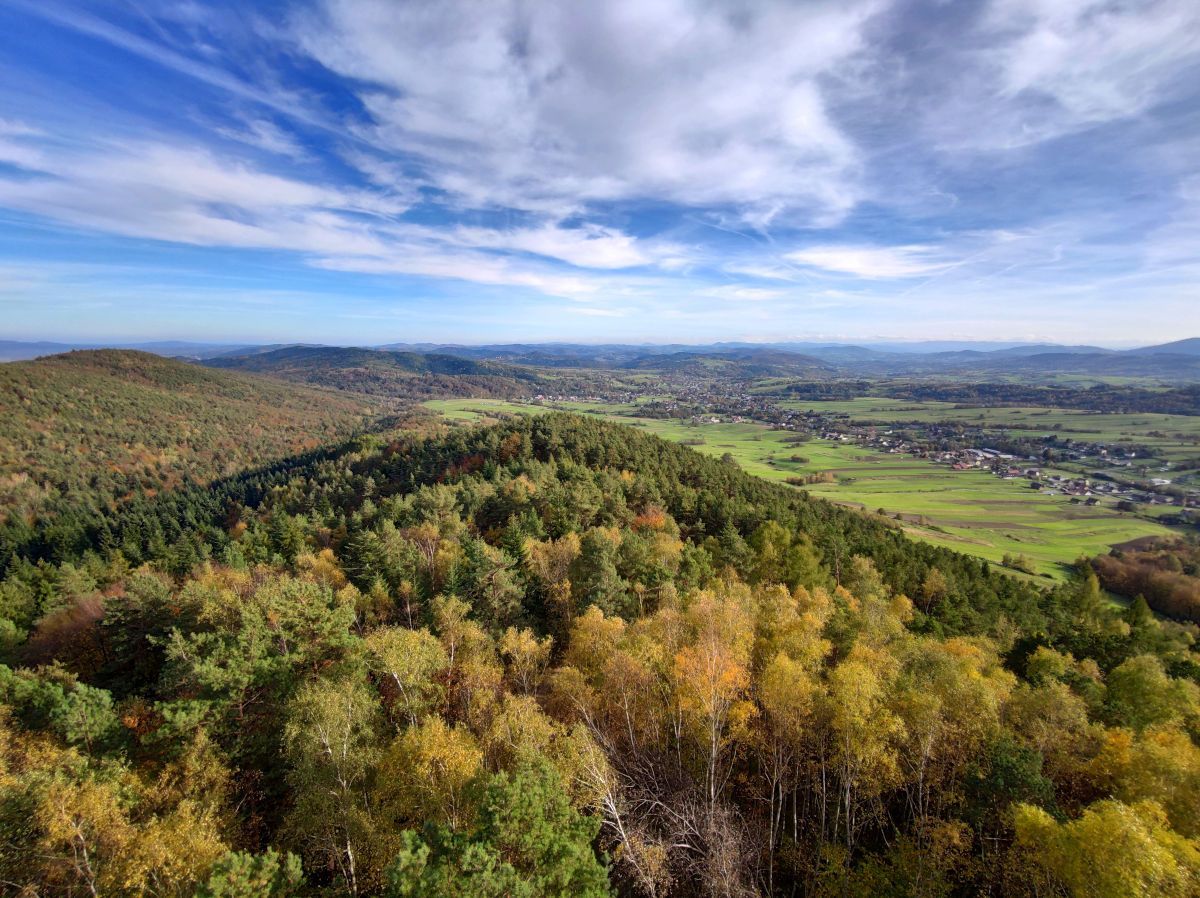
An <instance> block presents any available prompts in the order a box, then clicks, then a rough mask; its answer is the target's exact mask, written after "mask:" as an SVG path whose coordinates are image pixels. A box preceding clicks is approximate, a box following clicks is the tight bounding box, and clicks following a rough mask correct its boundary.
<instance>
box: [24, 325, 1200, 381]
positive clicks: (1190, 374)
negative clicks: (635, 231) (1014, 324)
mask: <svg viewBox="0 0 1200 898" xmlns="http://www.w3.org/2000/svg"><path fill="white" fill-rule="evenodd" d="M81 348H90V347H84V346H80V345H75V344H65V343H49V342H43V343H25V342H19V341H0V361H14V360H18V359H28V358H35V357H37V356H41V355H49V354H53V353H60V352H66V351H68V350H71V349H81ZM119 348H135V349H140V350H142V351H145V352H153V353H156V354H158V355H164V356H172V357H177V358H185V359H191V360H193V361H202V362H204V363H205V364H209V365H211V366H212V367H221V368H237V369H241V370H246V371H258V372H262V373H273V374H277V375H282V376H287V377H288V378H289V379H294V380H302V381H307V382H310V383H323V384H326V385H330V386H334V385H336V384H335V383H332V382H331V381H333V380H339V379H341V378H340V377H335V376H334V375H333V374H332V373H331V372H333V371H335V370H341V369H347V368H354V369H356V370H358V371H359V374H360V375H361V374H362V373H363V371H364V370H369V371H370V372H372V373H373V374H374V375H375V376H376V377H377V378H378V379H379V381H380V384H379V385H380V387H381V388H382V387H383V382H384V381H390V380H392V379H394V378H396V377H400V376H403V377H406V378H410V377H416V376H422V375H424V376H435V375H442V376H450V377H462V376H469V377H493V378H494V377H501V378H511V379H514V380H525V381H529V380H531V379H532V378H531V375H530V373H529V372H528V371H527V370H526V369H527V368H529V367H550V368H580V369H605V368H611V369H626V370H659V371H669V372H672V373H679V374H688V373H694V374H697V375H704V374H707V375H722V374H724V375H727V376H731V377H763V376H786V375H790V376H802V375H804V374H806V373H807V374H811V375H814V376H819V375H822V374H823V375H825V376H843V377H846V376H855V375H863V376H889V375H918V374H939V373H940V374H963V375H981V374H982V375H989V376H991V375H1000V374H1004V373H1013V374H1024V375H1031V376H1036V375H1050V374H1084V375H1118V376H1141V377H1155V378H1160V379H1163V380H1171V381H1194V380H1200V337H1192V338H1189V339H1185V340H1177V341H1175V342H1172V343H1163V344H1160V345H1156V346H1144V347H1140V348H1137V349H1127V350H1115V349H1105V348H1102V347H1099V346H1086V345H1082V346H1080V345H1071V346H1068V345H1059V344H1052V343H1032V344H1030V343H1025V344H1022V343H1000V342H971V341H929V342H923V343H870V344H865V345H856V344H844V343H803V342H784V343H737V342H729V343H714V344H710V345H705V346H696V345H689V344H680V343H668V344H651V345H635V344H620V343H613V344H583V343H504V344H492V345H483V346H462V345H455V344H440V343H439V344H434V343H392V344H386V345H381V346H373V347H333V346H319V345H311V344H274V345H268V346H256V345H236V344H215V343H197V342H186V341H160V342H154V343H140V344H124V345H122V346H121V347H119ZM385 372H386V373H385Z"/></svg>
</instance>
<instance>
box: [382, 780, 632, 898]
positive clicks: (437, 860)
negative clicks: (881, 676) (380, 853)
mask: <svg viewBox="0 0 1200 898" xmlns="http://www.w3.org/2000/svg"><path fill="white" fill-rule="evenodd" d="M598 829H599V821H598V820H595V819H593V818H589V817H585V816H583V815H582V814H580V813H579V812H578V811H576V810H575V809H574V808H573V807H571V805H570V803H569V802H568V801H567V799H566V797H565V795H564V790H563V788H562V783H561V782H560V781H559V779H558V776H557V774H555V772H554V770H553V768H552V767H551V766H550V765H549V764H548V763H546V762H545V761H542V760H530V761H528V762H526V763H524V764H522V765H521V766H520V767H518V768H517V770H515V771H514V772H513V773H512V774H511V775H509V774H506V773H500V774H497V775H496V776H494V777H492V779H491V780H490V781H489V782H488V784H487V786H486V788H485V789H484V792H483V796H482V799H481V801H480V807H479V815H478V819H477V820H476V822H475V825H474V826H473V827H472V828H471V829H470V830H469V831H467V832H463V833H453V832H451V831H448V830H446V829H443V828H441V827H438V826H436V825H435V826H427V827H426V828H425V830H424V832H423V833H422V834H421V835H420V836H418V835H417V834H415V833H412V832H410V833H408V834H406V836H405V841H404V845H403V847H402V849H401V851H400V854H399V855H398V856H397V858H396V861H395V862H394V863H393V865H392V866H391V868H390V869H389V870H388V889H387V895H388V896H389V898H501V896H504V898H575V896H579V898H604V896H607V895H608V894H609V888H608V877H607V875H606V873H605V869H604V867H603V865H602V864H601V863H600V862H599V861H598V860H597V859H596V856H595V854H594V853H593V852H592V841H593V840H594V839H595V838H596V834H597V831H598Z"/></svg>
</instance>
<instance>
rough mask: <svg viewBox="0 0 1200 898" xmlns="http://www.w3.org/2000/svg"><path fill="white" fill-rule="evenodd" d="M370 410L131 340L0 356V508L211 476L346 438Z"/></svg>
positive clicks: (6, 510) (14, 510)
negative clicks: (152, 350)
mask: <svg viewBox="0 0 1200 898" xmlns="http://www.w3.org/2000/svg"><path fill="white" fill-rule="evenodd" d="M375 411H376V410H375V409H374V408H373V403H372V402H370V401H369V400H367V399H364V398H362V397H351V396H346V395H343V394H337V393H334V392H331V391H328V390H316V389H312V388H308V387H299V386H293V385H291V384H283V383H278V382H276V381H271V380H266V379H264V378H259V377H253V376H247V375H239V374H233V373H226V372H221V371H209V370H206V369H204V368H199V367H196V366H194V365H190V364H185V363H183V362H178V361H173V360H171V359H165V358H162V357H160V356H157V355H151V354H149V353H145V352H135V351H130V350H82V351H76V352H70V353H65V354H62V355H55V356H47V357H45V358H41V359H37V360H36V361H29V362H14V363H10V364H5V365H0V518H8V517H10V516H12V517H18V518H28V517H31V516H34V515H38V514H41V513H44V512H47V511H48V510H52V509H54V508H56V507H59V506H63V505H69V506H74V505H80V504H83V505H87V504H98V505H99V506H101V507H104V506H106V505H108V504H110V503H112V502H114V501H119V500H121V499H123V498H126V497H129V496H132V495H137V494H140V493H142V492H143V491H147V490H148V491H151V492H156V491H158V490H161V489H170V488H172V487H173V486H176V485H178V484H179V483H180V482H182V481H183V480H185V479H190V480H192V481H196V482H204V481H207V480H212V479H214V478H217V477H222V476H226V475H228V474H231V473H233V472H235V471H239V470H241V469H243V468H245V467H247V466H250V465H260V464H262V463H264V462H267V461H271V460H274V459H277V458H281V457H284V456H287V455H293V454H295V453H297V452H301V451H303V450H305V449H309V448H313V447H316V446H319V445H324V444H326V443H329V442H331V441H336V440H341V439H344V438H345V437H347V436H348V435H349V434H350V433H351V432H353V431H354V430H355V429H357V428H358V427H360V426H361V425H362V424H363V423H364V422H365V421H366V420H367V419H368V417H369V416H371V415H372V414H373V413H374V412H375Z"/></svg>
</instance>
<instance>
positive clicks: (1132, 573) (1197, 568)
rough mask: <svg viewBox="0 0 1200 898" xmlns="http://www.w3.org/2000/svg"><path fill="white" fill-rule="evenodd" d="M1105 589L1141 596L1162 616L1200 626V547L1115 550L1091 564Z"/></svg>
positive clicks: (1182, 545) (1176, 544)
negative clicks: (1191, 622) (1188, 621)
mask: <svg viewBox="0 0 1200 898" xmlns="http://www.w3.org/2000/svg"><path fill="white" fill-rule="evenodd" d="M1092 567H1094V568H1095V569H1096V574H1097V576H1099V577H1100V582H1101V583H1102V584H1103V585H1104V588H1105V589H1110V590H1112V591H1113V592H1116V593H1120V594H1121V595H1124V596H1129V597H1130V598H1133V597H1135V596H1139V595H1140V596H1142V597H1143V598H1145V600H1146V603H1147V604H1148V605H1149V606H1150V607H1151V608H1153V609H1154V610H1155V611H1157V612H1159V613H1160V614H1165V615H1168V616H1169V617H1174V618H1179V619H1181V620H1190V621H1195V622H1196V623H1200V546H1197V545H1195V544H1192V543H1187V542H1172V543H1152V544H1151V545H1149V546H1147V547H1145V548H1141V549H1115V550H1113V552H1112V553H1110V554H1108V555H1100V556H1098V557H1097V558H1094V559H1093V560H1092Z"/></svg>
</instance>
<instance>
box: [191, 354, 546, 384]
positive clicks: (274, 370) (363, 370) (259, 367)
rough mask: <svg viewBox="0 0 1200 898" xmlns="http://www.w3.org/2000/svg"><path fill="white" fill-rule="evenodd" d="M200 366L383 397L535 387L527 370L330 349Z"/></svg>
mask: <svg viewBox="0 0 1200 898" xmlns="http://www.w3.org/2000/svg"><path fill="white" fill-rule="evenodd" d="M203 364H205V365H207V366H209V367H211V368H225V369H234V370H239V371H252V372H255V373H259V374H269V375H271V376H273V377H279V378H283V379H285V380H291V381H297V382H299V383H308V384H318V385H321V386H326V387H336V388H338V389H341V390H350V391H354V392H360V393H373V394H382V395H387V396H407V397H422V396H447V395H449V396H478V395H490V396H501V397H504V396H521V395H528V394H529V393H530V392H531V390H530V386H531V385H532V384H536V383H538V382H540V378H539V376H538V375H537V374H536V373H535V372H532V371H530V370H529V369H526V368H520V367H517V366H514V365H506V364H502V363H499V362H490V361H475V360H472V359H466V358H460V357H457V356H452V355H439V354H436V353H430V354H423V353H418V352H390V351H387V350H375V349H355V348H344V347H334V346H288V347H283V348H281V349H275V350H271V351H269V352H250V353H242V354H235V355H224V356H218V357H216V358H211V359H207V360H205V361H204V363H203Z"/></svg>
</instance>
